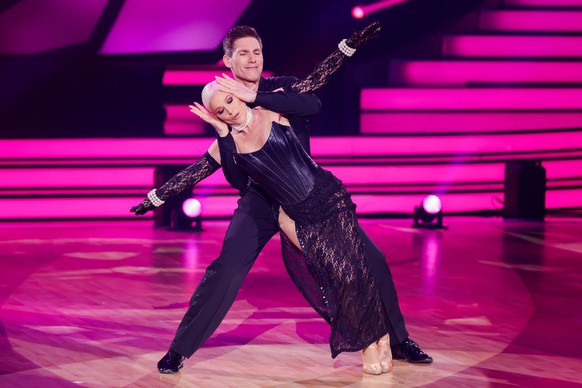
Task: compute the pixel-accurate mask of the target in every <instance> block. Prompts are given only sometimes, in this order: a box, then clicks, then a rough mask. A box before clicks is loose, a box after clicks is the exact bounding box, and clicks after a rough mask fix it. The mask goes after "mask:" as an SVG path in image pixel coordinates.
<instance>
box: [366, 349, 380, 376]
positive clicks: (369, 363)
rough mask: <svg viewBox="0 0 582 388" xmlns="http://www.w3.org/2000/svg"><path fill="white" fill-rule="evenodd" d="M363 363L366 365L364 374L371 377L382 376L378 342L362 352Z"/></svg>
mask: <svg viewBox="0 0 582 388" xmlns="http://www.w3.org/2000/svg"><path fill="white" fill-rule="evenodd" d="M362 363H363V364H364V373H368V374H371V375H381V374H382V364H381V363H380V352H379V351H378V344H377V343H376V342H374V343H373V344H371V345H370V346H368V347H367V348H366V349H364V350H362Z"/></svg>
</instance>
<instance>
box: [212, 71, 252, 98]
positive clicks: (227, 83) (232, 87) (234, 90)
mask: <svg viewBox="0 0 582 388" xmlns="http://www.w3.org/2000/svg"><path fill="white" fill-rule="evenodd" d="M216 82H218V85H220V90H221V91H223V92H226V93H230V94H232V95H233V96H235V97H236V98H238V99H239V100H241V101H244V102H249V103H252V102H255V99H256V98H257V92H255V91H253V90H251V89H249V88H247V87H246V86H245V85H243V84H242V83H241V82H238V81H237V80H235V79H234V78H231V77H229V76H228V75H226V74H224V73H222V77H219V76H216Z"/></svg>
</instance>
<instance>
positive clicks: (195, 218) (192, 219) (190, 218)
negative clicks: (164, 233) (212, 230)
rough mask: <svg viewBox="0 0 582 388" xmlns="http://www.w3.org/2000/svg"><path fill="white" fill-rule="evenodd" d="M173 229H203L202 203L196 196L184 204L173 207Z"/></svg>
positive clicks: (171, 225) (171, 224)
mask: <svg viewBox="0 0 582 388" xmlns="http://www.w3.org/2000/svg"><path fill="white" fill-rule="evenodd" d="M170 229H172V230H195V231H200V230H202V205H201V204H200V201H199V200H197V199H196V198H188V199H186V200H185V201H184V202H182V206H177V207H174V209H172V219H171V223H170Z"/></svg>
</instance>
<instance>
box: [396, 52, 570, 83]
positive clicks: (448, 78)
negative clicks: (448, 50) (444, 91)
mask: <svg viewBox="0 0 582 388" xmlns="http://www.w3.org/2000/svg"><path fill="white" fill-rule="evenodd" d="M389 69H390V71H389V73H390V77H389V81H390V83H391V84H392V85H407V86H470V85H471V84H486V83H514V84H518V83H565V84H572V83H582V61H581V62H556V61H551V62H546V61H491V60H490V61H483V60H467V59H465V60H405V59H395V60H392V61H391V62H390V65H389Z"/></svg>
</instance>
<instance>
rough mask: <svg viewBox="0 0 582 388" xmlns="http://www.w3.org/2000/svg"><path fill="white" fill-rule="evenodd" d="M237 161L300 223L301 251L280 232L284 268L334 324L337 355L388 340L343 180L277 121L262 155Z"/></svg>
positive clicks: (237, 155)
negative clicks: (321, 165)
mask: <svg viewBox="0 0 582 388" xmlns="http://www.w3.org/2000/svg"><path fill="white" fill-rule="evenodd" d="M235 160H236V162H237V164H238V165H239V166H240V168H241V169H242V170H243V171H244V172H245V173H247V174H248V176H249V177H250V178H251V180H252V181H253V182H254V183H255V184H257V185H258V186H260V187H261V188H263V189H264V190H265V191H266V192H267V193H268V194H269V196H271V197H272V198H274V199H275V200H277V201H278V202H279V203H280V204H281V206H282V207H283V210H285V212H286V213H287V214H288V215H289V217H291V218H292V219H293V220H294V221H295V225H296V231H297V237H298V239H299V242H300V245H301V248H302V249H301V250H299V249H297V248H296V247H295V246H294V245H293V244H292V243H291V241H290V240H289V239H288V238H286V236H285V235H284V234H283V233H282V239H281V241H282V245H283V256H284V261H285V266H286V268H287V270H288V272H289V274H290V275H291V278H292V279H293V281H294V282H295V284H296V285H297V287H298V288H299V290H300V291H301V293H302V294H303V295H304V297H305V298H306V299H307V300H308V301H309V303H310V304H311V305H312V306H313V308H314V309H315V310H316V311H317V312H318V313H319V314H320V315H321V316H322V317H323V318H324V319H325V320H326V321H327V322H328V323H329V324H330V326H331V336H330V347H331V352H332V357H334V358H335V357H336V356H337V355H338V354H339V353H341V352H343V351H357V350H361V349H363V348H365V347H366V346H368V345H369V344H371V343H372V342H374V341H376V340H377V339H379V338H380V337H382V336H383V335H384V334H386V333H387V332H388V331H389V327H390V326H389V325H390V323H389V320H388V316H387V313H386V309H385V306H384V302H383V298H382V293H381V289H380V285H379V282H378V279H376V277H375V275H374V271H373V270H372V269H371V268H370V266H369V265H368V262H367V259H366V254H365V247H364V243H363V242H362V239H361V236H360V233H359V225H358V220H357V218H356V213H355V208H356V205H355V204H354V203H353V202H352V200H351V197H350V194H349V193H348V192H347V191H346V188H345V187H344V185H343V184H342V183H341V181H340V180H339V179H337V178H336V177H335V176H333V175H332V174H331V173H330V172H329V171H326V170H324V169H322V168H321V167H319V166H318V165H317V164H316V163H315V162H314V161H313V160H312V159H311V158H310V157H309V155H308V154H307V152H306V151H305V150H304V149H303V148H302V147H301V144H300V142H299V140H298V139H297V137H296V136H295V133H294V132H293V129H292V128H291V127H287V126H284V125H281V124H278V123H275V122H273V125H272V128H271V133H270V134H269V137H268V139H267V142H266V143H265V145H264V146H263V147H262V148H261V149H260V150H258V151H256V152H252V153H245V154H241V153H235Z"/></svg>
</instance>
